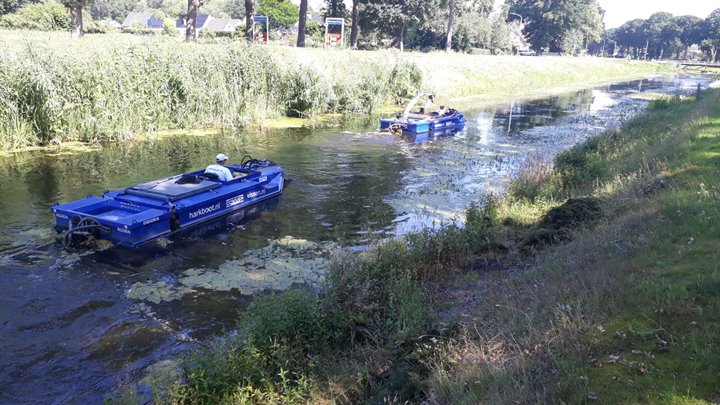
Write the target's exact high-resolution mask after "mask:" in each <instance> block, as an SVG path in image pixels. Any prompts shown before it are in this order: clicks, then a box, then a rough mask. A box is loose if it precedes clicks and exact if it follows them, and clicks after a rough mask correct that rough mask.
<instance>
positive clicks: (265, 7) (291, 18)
mask: <svg viewBox="0 0 720 405" xmlns="http://www.w3.org/2000/svg"><path fill="white" fill-rule="evenodd" d="M255 14H256V15H266V16H268V17H269V18H270V27H271V28H288V27H292V26H293V25H295V23H296V22H297V20H298V15H299V8H298V6H296V5H295V4H293V3H291V2H290V1H288V0H260V1H258V2H257V6H256V9H255Z"/></svg>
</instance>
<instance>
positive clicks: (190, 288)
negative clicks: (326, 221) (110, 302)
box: [127, 236, 338, 304]
mask: <svg viewBox="0 0 720 405" xmlns="http://www.w3.org/2000/svg"><path fill="white" fill-rule="evenodd" d="M336 249H338V246H337V245H335V244H334V243H318V242H310V241H307V240H304V239H296V238H293V237H290V236H287V237H284V238H282V239H279V240H275V241H272V242H270V245H268V246H266V247H263V248H259V249H254V250H250V251H247V252H245V254H244V255H243V256H242V257H241V258H239V259H236V260H230V261H227V262H225V263H223V264H221V265H220V266H219V267H218V268H217V269H208V268H196V269H189V270H187V271H185V272H183V273H182V274H181V275H180V276H179V277H178V279H177V283H169V282H167V281H164V280H158V281H150V282H138V283H135V284H133V285H132V287H131V288H130V290H129V291H128V292H127V296H128V298H130V299H134V300H144V301H149V302H153V303H156V304H159V303H161V302H164V301H172V300H176V299H180V298H182V297H183V296H184V295H186V294H191V293H197V292H199V291H200V290H212V291H231V290H236V291H239V292H240V293H242V294H245V295H251V294H254V293H258V292H262V291H279V290H285V289H288V288H290V287H291V286H293V285H295V284H306V285H310V286H319V285H320V284H321V283H322V282H323V281H324V279H325V272H326V271H327V268H328V265H329V263H330V257H331V255H332V252H333V251H335V250H336Z"/></svg>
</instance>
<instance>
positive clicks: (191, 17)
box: [185, 0, 200, 41]
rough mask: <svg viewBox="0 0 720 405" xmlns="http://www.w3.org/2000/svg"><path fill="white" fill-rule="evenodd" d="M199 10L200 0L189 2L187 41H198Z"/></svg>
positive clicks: (186, 22) (189, 0)
mask: <svg viewBox="0 0 720 405" xmlns="http://www.w3.org/2000/svg"><path fill="white" fill-rule="evenodd" d="M198 8H200V0H188V6H187V16H186V17H185V40H186V41H195V40H196V39H197V13H198Z"/></svg>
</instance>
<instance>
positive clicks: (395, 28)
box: [360, 0, 437, 51]
mask: <svg viewBox="0 0 720 405" xmlns="http://www.w3.org/2000/svg"><path fill="white" fill-rule="evenodd" d="M432 9H437V7H436V4H435V3H433V2H432V1H423V0H405V1H403V0H366V3H365V7H363V10H362V11H361V16H360V21H361V26H364V28H366V29H367V30H368V31H370V30H378V31H379V32H381V33H385V34H390V35H393V36H394V37H395V40H394V41H393V43H394V44H396V45H397V46H398V47H399V48H400V50H401V51H402V50H403V49H404V47H405V35H406V30H408V29H417V28H418V27H419V24H420V23H421V22H425V21H427V15H428V14H430V11H431V10H432Z"/></svg>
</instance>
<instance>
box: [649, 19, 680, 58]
mask: <svg viewBox="0 0 720 405" xmlns="http://www.w3.org/2000/svg"><path fill="white" fill-rule="evenodd" d="M672 18H673V16H672V14H670V13H665V12H660V13H655V14H653V15H651V16H650V17H649V18H648V19H647V20H646V21H645V23H644V24H643V27H642V29H643V31H644V33H645V53H644V56H643V59H647V58H652V59H658V58H662V55H663V49H662V47H661V44H660V43H661V39H660V33H661V32H662V30H663V29H664V28H665V27H666V26H667V25H668V24H669V23H670V22H671V21H672ZM651 45H652V49H651V48H650V46H651Z"/></svg>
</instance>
